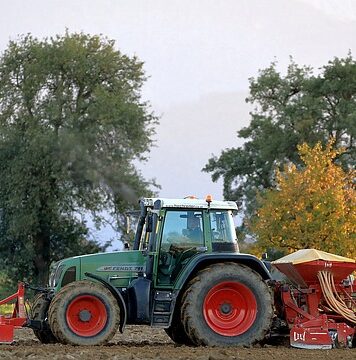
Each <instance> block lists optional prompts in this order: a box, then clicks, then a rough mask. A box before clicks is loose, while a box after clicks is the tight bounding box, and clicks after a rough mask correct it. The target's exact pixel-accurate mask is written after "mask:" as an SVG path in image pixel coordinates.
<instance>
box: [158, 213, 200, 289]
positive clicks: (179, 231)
mask: <svg viewBox="0 0 356 360" xmlns="http://www.w3.org/2000/svg"><path fill="white" fill-rule="evenodd" d="M203 230H204V229H203V213H202V211H193V210H169V211H167V212H166V216H165V218H164V225H163V231H162V240H161V248H160V255H159V264H158V279H157V280H158V283H160V284H172V283H173V282H174V280H175V279H176V278H177V275H178V274H179V272H180V271H181V270H182V269H183V268H184V266H185V265H186V264H187V262H188V261H189V259H190V258H191V257H192V256H193V255H195V254H197V252H199V251H201V249H203V248H204V245H205V241H204V231H203Z"/></svg>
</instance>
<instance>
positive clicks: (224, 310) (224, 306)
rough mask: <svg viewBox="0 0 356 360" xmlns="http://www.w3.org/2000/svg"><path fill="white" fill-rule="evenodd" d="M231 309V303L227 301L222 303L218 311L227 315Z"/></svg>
mask: <svg viewBox="0 0 356 360" xmlns="http://www.w3.org/2000/svg"><path fill="white" fill-rule="evenodd" d="M231 311H232V306H231V304H228V303H224V304H222V305H221V306H220V312H221V313H222V314H224V315H228V314H230V313H231Z"/></svg>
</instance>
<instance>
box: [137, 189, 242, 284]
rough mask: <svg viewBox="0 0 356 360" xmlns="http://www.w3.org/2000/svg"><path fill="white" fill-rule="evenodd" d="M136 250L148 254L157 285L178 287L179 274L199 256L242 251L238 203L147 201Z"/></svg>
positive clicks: (143, 203) (191, 199) (150, 272)
mask: <svg viewBox="0 0 356 360" xmlns="http://www.w3.org/2000/svg"><path fill="white" fill-rule="evenodd" d="M140 205H141V216H140V219H139V222H138V228H137V232H136V237H135V243H134V248H133V250H134V251H135V250H141V251H146V252H147V256H148V257H149V259H148V261H147V265H148V266H147V273H146V275H147V276H148V277H149V278H152V279H153V280H154V283H155V285H156V286H158V287H159V286H162V287H172V286H174V284H175V282H176V280H177V278H178V277H179V274H180V273H181V272H182V270H183V269H184V268H185V267H186V265H187V264H188V263H189V262H190V259H191V258H192V257H194V256H196V255H198V254H202V253H206V254H209V253H212V252H220V253H222V252H229V253H236V252H238V244H237V238H236V232H235V226H234V221H233V213H234V211H236V210H237V206H236V204H235V203H234V202H226V201H224V202H223V201H214V202H213V201H212V200H211V197H210V196H208V197H207V199H206V200H201V199H196V198H194V197H188V198H185V199H143V200H141V202H140Z"/></svg>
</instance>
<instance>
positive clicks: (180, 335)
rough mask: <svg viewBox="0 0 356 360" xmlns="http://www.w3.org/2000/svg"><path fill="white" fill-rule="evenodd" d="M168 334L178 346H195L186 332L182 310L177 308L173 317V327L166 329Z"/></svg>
mask: <svg viewBox="0 0 356 360" xmlns="http://www.w3.org/2000/svg"><path fill="white" fill-rule="evenodd" d="M164 330H165V332H166V334H167V335H168V336H169V337H170V338H171V339H172V340H173V341H174V342H175V343H176V344H178V345H188V346H189V345H194V344H193V343H192V340H190V338H189V336H188V334H187V333H186V332H185V330H184V326H183V323H182V320H181V319H180V308H177V310H176V311H175V313H174V315H173V319H172V323H171V326H170V327H169V328H167V329H164Z"/></svg>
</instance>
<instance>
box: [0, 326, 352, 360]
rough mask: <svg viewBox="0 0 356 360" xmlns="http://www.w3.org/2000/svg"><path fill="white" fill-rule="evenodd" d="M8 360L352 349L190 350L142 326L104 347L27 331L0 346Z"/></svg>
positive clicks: (214, 359) (216, 357)
mask: <svg viewBox="0 0 356 360" xmlns="http://www.w3.org/2000/svg"><path fill="white" fill-rule="evenodd" d="M8 359H36V360H41V359H51V360H57V359H58V360H59V359H69V360H76V359H84V360H106V359H113V360H133V359H142V360H144V359H169V360H177V359H181V360H183V359H201V360H222V359H229V360H230V359H231V360H232V359H236V360H243V359H249V360H270V359H277V360H280V359H288V360H309V359H310V360H328V359H330V360H355V359H356V349H352V350H350V349H333V350H302V349H293V348H290V347H289V346H288V343H286V342H284V345H283V344H282V343H279V345H274V346H272V345H264V346H263V347H261V346H260V345H259V346H255V347H252V348H240V347H239V348H205V347H195V348H194V347H188V346H176V345H175V344H174V343H173V342H172V341H171V340H170V339H169V337H168V336H167V335H166V334H165V332H164V331H163V330H156V329H152V328H150V327H144V326H128V327H127V328H126V330H125V333H124V334H119V333H118V334H117V335H116V336H115V338H114V339H113V341H111V342H110V343H109V344H108V345H106V346H94V347H78V346H69V345H60V344H54V345H52V344H51V345H43V344H41V343H40V342H38V340H37V339H36V338H35V336H34V335H33V333H32V331H31V330H29V329H21V330H18V331H17V332H16V337H15V342H14V343H13V344H12V345H0V360H8Z"/></svg>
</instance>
